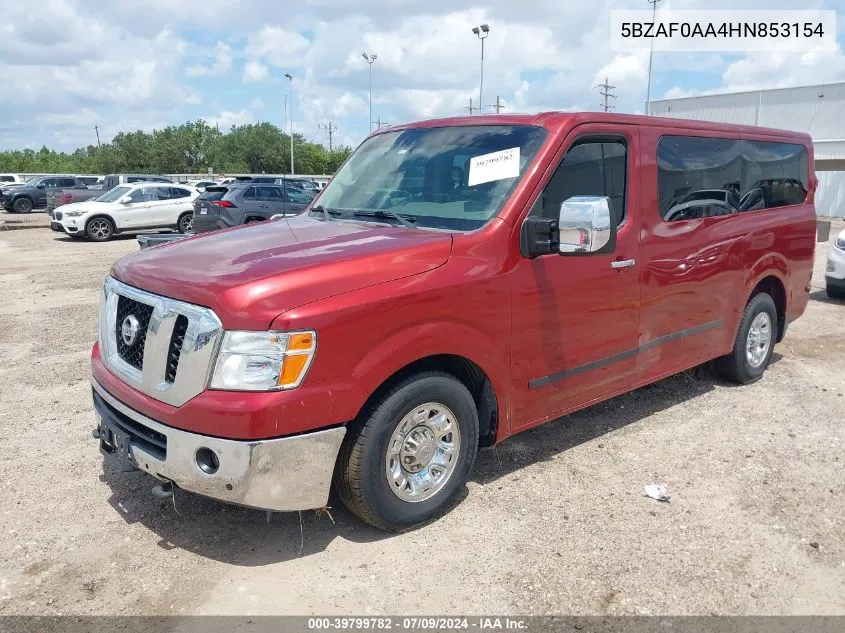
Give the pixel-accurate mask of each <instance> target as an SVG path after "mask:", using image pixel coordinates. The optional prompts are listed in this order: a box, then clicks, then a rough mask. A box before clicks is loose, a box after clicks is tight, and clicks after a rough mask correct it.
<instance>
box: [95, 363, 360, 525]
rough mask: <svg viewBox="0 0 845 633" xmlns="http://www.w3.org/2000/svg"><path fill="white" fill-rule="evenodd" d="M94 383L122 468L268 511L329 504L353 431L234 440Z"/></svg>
mask: <svg viewBox="0 0 845 633" xmlns="http://www.w3.org/2000/svg"><path fill="white" fill-rule="evenodd" d="M91 385H92V387H93V398H94V411H95V414H96V416H97V429H96V430H95V433H94V435H95V437H99V438H100V448H101V450H102V451H103V452H104V453H106V454H107V455H108V456H111V457H116V458H117V459H118V460H119V463H120V465H121V469H122V470H134V469H136V468H137V469H140V470H143V471H145V472H147V473H149V474H150V475H152V476H153V477H155V478H157V479H159V480H162V481H167V482H172V483H174V484H176V485H177V486H178V487H180V488H183V489H184V490H188V491H191V492H195V493H197V494H200V495H203V496H206V497H211V498H214V499H219V500H220V501H225V502H229V503H235V504H238V505H243V506H248V507H253V508H261V509H264V510H274V511H293V510H309V509H312V508H319V507H322V506H324V505H325V504H326V502H327V501H328V498H329V488H330V486H331V480H332V473H333V471H334V465H335V460H336V459H337V454H338V451H339V450H340V444H341V442H342V441H343V438H344V436H345V435H346V428H345V427H342V426H339V427H333V428H329V429H324V430H321V431H316V432H312V433H304V434H301V435H295V436H292V437H283V438H278V439H270V440H227V439H221V438H216V437H211V436H207V435H200V434H198V433H190V432H187V431H182V430H179V429H175V428H173V427H170V426H165V425H164V424H160V423H159V422H156V421H155V420H152V419H151V418H148V417H147V416H145V415H142V414H141V413H138V412H137V411H135V410H133V409H131V408H129V407H127V406H126V405H124V404H123V403H121V402H120V401H119V400H117V399H116V398H114V396H112V395H111V394H109V393H108V392H107V391H106V390H105V389H104V388H103V387H102V386H101V385H100V384H99V383H98V382H97V381H96V380H94V379H93V378H92V380H91ZM207 451H211V452H212V453H213V454H214V455H215V456H216V462H217V468H216V470H214V472H209V470H211V469H209V467H208V464H209V461H208V460H207V459H205V460H203V459H202V457H201V456H202V455H208V452H207ZM201 464H202V466H201ZM203 466H204V468H203Z"/></svg>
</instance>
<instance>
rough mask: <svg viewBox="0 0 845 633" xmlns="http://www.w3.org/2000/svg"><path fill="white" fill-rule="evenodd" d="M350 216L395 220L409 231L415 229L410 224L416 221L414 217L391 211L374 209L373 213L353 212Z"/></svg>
mask: <svg viewBox="0 0 845 633" xmlns="http://www.w3.org/2000/svg"><path fill="white" fill-rule="evenodd" d="M352 215H354V216H355V217H366V218H378V219H379V220H386V219H387V218H393V219H394V220H397V221H398V222H399V223H401V224H402V226H405V227H407V228H409V229H415V228H417V227H415V226H414V225H413V224H411V223H412V222H416V221H417V218H416V216H413V215H408V214H407V213H405V214H400V213H395V212H393V211H385V210H384V209H376V210H375V211H353V212H352Z"/></svg>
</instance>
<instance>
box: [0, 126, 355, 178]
mask: <svg viewBox="0 0 845 633" xmlns="http://www.w3.org/2000/svg"><path fill="white" fill-rule="evenodd" d="M293 145H294V167H295V168H296V172H297V173H299V174H332V173H334V172H335V171H336V170H337V168H338V167H340V164H341V163H342V162H343V161H344V160H345V159H346V157H347V156H348V155H349V154H350V152H351V151H352V148H350V147H336V148H334V149H333V151H331V152H330V151H329V150H328V149H326V148H325V147H324V146H322V145H320V144H318V143H311V142H309V141H307V140H305V138H304V137H303V136H302V135H300V134H294V135H293ZM209 169H211V170H212V172H213V173H216V174H219V173H262V172H264V173H268V174H285V173H289V172H290V136H289V135H287V134H285V133H284V132H283V131H282V130H280V129H279V128H278V127H276V126H275V125H273V124H272V123H253V124H249V125H236V126H232V128H231V129H230V130H229V131H228V132H221V131H220V130H219V129H218V128H217V127H216V126H213V125H209V124H208V123H206V122H205V121H203V120H202V119H200V120H198V121H196V122H188V123H184V124H182V125H177V126H169V127H166V128H164V129H162V130H153V131H152V132H151V133H148V132H144V131H142V130H138V131H137V132H120V133H119V134H118V135H117V136H115V137H114V138H113V139H112V141H111V142H110V143H104V144H103V145H101V146H96V145H89V146H88V147H80V148H78V149H77V150H76V151H74V152H72V153H67V152H57V151H55V150H51V149H49V148H47V147H46V146H44V147H42V148H41V149H40V150H38V151H35V150H31V149H25V150H6V151H2V152H0V172H7V173H72V174H111V173H150V174H198V173H206V172H207V171H208V170H209Z"/></svg>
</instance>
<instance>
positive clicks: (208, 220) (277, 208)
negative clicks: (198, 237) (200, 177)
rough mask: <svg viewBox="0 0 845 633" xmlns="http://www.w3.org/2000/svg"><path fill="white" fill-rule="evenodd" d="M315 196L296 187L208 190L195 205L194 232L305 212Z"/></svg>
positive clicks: (240, 185) (244, 186) (252, 185)
mask: <svg viewBox="0 0 845 633" xmlns="http://www.w3.org/2000/svg"><path fill="white" fill-rule="evenodd" d="M313 198H314V196H313V195H312V194H310V193H308V192H306V191H304V190H302V189H299V188H297V187H294V186H284V185H274V184H255V183H237V184H230V185H215V186H213V187H208V188H207V189H206V190H205V192H204V193H203V194H202V195H200V196H199V197H198V198H197V199H196V201H195V202H194V222H193V230H194V233H206V232H208V231H215V230H217V229H224V228H228V227H230V226H238V225H239V224H251V223H253V222H263V221H264V220H269V219H270V218H271V217H273V216H274V215H278V214H282V215H296V214H297V213H301V212H302V211H303V210H304V209H305V207H306V206H307V205H308V204H309V203H310V202H311V200H312V199H313Z"/></svg>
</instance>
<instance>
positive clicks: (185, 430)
mask: <svg viewBox="0 0 845 633" xmlns="http://www.w3.org/2000/svg"><path fill="white" fill-rule="evenodd" d="M815 186H816V179H815V176H814V171H813V147H812V144H811V142H810V138H809V137H808V136H807V135H804V134H796V133H792V132H781V131H777V130H768V129H761V128H752V127H745V126H733V125H721V124H711V123H700V122H690V121H683V120H675V119H661V118H655V117H642V116H628V115H617V114H603V113H602V114H599V113H580V114H578V113H576V114H573V113H559V112H550V113H544V114H538V115H508V116H476V117H463V118H454V119H441V120H435V121H425V122H421V123H413V124H409V125H403V126H397V127H393V128H389V129H382V130H380V131H377V132H376V133H374V134H373V135H372V136H370V137H369V138H368V139H367V140H366V141H365V142H364V143H363V144H362V145H361V146H360V147H359V148H358V149H357V150H356V151H355V152H354V153H353V154H352V156H351V157H350V158H349V159H348V160H347V161H346V163H345V164H344V165H343V167H342V168H341V169H340V170H339V171H338V173H337V174H336V176H335V177H334V178H333V180H332V181H331V182H330V183H329V185H328V186H327V187H326V188H325V190H324V191H323V192H322V193H321V194H320V196H319V197H318V198H317V199H316V200H315V202H314V203H312V205H311V206H310V208H309V210H308V211H306V212H305V213H304V214H303V215H300V216H297V217H295V218H290V219H283V220H279V221H274V222H268V223H265V224H261V225H255V226H249V227H242V228H235V229H231V230H225V231H221V232H217V233H212V234H208V235H203V236H197V237H194V238H188V239H185V240H181V241H178V242H174V243H171V244H165V245H162V246H159V247H155V248H150V249H146V250H144V251H141V252H139V253H136V254H133V255H130V256H128V257H125V258H123V259H121V260H119V261H118V262H117V263H116V264H115V265H114V267H113V269H112V271H111V274H110V275H109V277H108V278H107V280H106V283H105V287H104V289H103V294H102V300H101V306H100V317H99V336H98V342H97V344H96V345H95V346H94V348H93V351H92V357H91V365H92V385H93V398H94V408H95V410H96V413H97V417H98V425H97V428H96V429H95V431H94V436H95V437H96V438H99V440H100V446H101V449H102V450H103V452H104V453H106V454H108V455H109V457H110V458H111V459H117V460H119V463H120V464H121V466H122V468H123V469H125V470H132V469H136V468H137V469H141V470H143V471H146V472H147V473H149V474H150V475H152V476H153V477H155V478H157V479H158V480H160V481H161V482H164V485H165V487H172V486H178V487H180V488H183V489H185V490H189V491H193V492H195V493H199V494H201V495H206V496H209V497H213V498H215V499H220V500H222V501H226V502H231V503H236V504H240V505H245V506H251V507H256V508H264V509H267V510H276V511H285V510H301V509H306V508H315V507H320V506H323V505H325V503H326V502H327V499H328V496H329V491H330V488H331V486H332V483H334V486H335V488H336V490H337V492H338V493H339V495H340V497H341V499H342V500H343V502H344V503H345V504H346V505H347V507H348V508H349V509H350V510H351V511H352V512H354V513H355V514H357V515H358V516H359V517H360V518H361V519H363V520H364V521H366V522H368V523H371V524H372V525H375V526H378V527H380V528H384V529H388V530H400V529H404V528H407V527H409V526H412V525H414V524H417V523H419V522H422V521H426V520H428V519H431V518H432V517H435V516H437V515H438V514H440V513H442V512H445V511H446V510H447V509H448V508H449V507H450V504H451V503H453V501H454V500H455V497H456V495H457V494H458V492H459V490H460V489H461V488H463V486H464V484H465V482H466V481H467V479H468V478H469V477H470V474H471V471H472V466H473V462H474V460H475V455H476V453H477V452H478V450H479V449H480V448H483V447H489V446H491V445H493V444H496V443H498V442H501V441H503V440H505V439H507V438H508V437H509V436H511V435H513V434H514V433H518V432H520V431H524V430H526V429H529V428H531V427H533V426H536V425H538V424H542V423H544V422H546V421H548V420H553V419H555V418H559V417H560V416H562V415H565V414H567V413H570V412H572V411H575V410H577V409H581V408H583V407H587V406H589V405H591V404H594V403H596V402H599V401H601V400H605V399H608V398H612V397H614V396H616V395H619V394H621V393H624V392H626V391H630V390H632V389H635V388H637V387H640V386H642V385H646V384H648V383H651V382H654V381H656V380H660V379H661V378H665V377H666V376H669V375H671V374H674V373H676V372H680V371H682V370H685V369H688V368H690V367H693V366H695V365H698V364H700V363H704V362H706V361H710V360H713V359H716V364H717V366H718V368H719V369H720V370H721V372H722V373H723V374H724V375H725V376H726V377H728V378H729V379H731V380H734V381H737V382H740V383H747V382H751V381H753V380H756V379H758V378H759V377H760V376H761V375H762V373H763V371H764V370H765V369H766V366H767V364H768V363H769V359H770V358H771V355H772V350H773V347H774V345H775V343H777V342H778V341H780V340H781V339H782V338H783V336H784V335H785V333H786V329H787V326H788V324H789V323H790V322H792V321H793V320H795V319H796V318H798V317H799V316H800V315H801V314H802V313H803V312H804V309H805V308H806V306H807V301H808V293H809V284H810V276H811V270H812V264H813V252H814V248H815V227H816V217H815V210H814V207H813V194H814V189H815Z"/></svg>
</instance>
